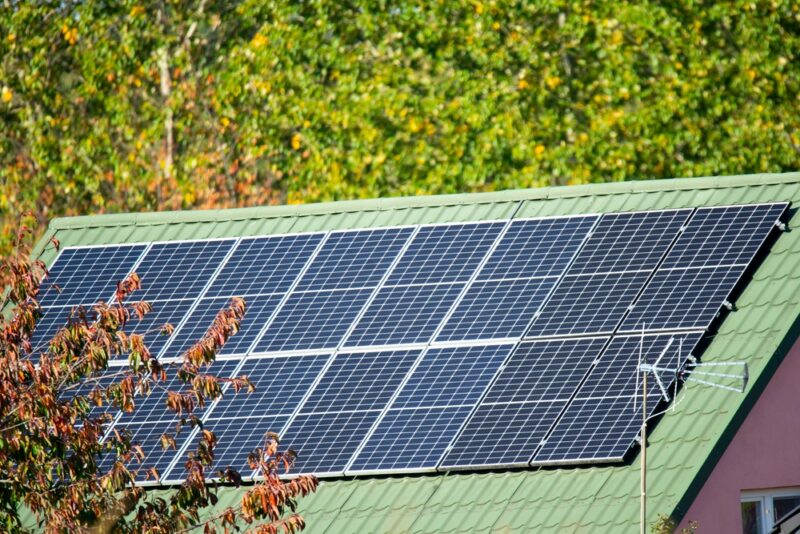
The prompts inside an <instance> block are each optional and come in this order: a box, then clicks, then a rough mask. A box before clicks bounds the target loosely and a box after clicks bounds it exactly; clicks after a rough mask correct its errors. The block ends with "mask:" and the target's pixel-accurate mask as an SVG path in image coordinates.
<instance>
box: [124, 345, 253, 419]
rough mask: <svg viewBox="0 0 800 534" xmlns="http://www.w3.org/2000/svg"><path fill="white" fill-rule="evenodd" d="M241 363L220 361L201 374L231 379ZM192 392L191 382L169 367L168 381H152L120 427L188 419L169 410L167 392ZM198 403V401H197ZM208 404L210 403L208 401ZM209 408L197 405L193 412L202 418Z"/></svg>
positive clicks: (136, 400)
mask: <svg viewBox="0 0 800 534" xmlns="http://www.w3.org/2000/svg"><path fill="white" fill-rule="evenodd" d="M240 363H241V360H219V361H216V362H213V363H212V364H211V365H210V366H208V367H204V368H201V369H199V373H201V374H207V375H211V376H216V377H219V378H223V379H225V378H230V377H231V376H233V373H234V371H235V370H236V367H237V366H238V365H239V364H240ZM190 390H191V382H188V383H187V382H184V381H183V380H182V379H181V378H180V377H179V376H178V372H177V368H176V367H174V366H169V367H168V368H167V380H166V381H151V382H150V391H149V393H148V394H147V395H137V397H136V399H135V403H136V408H135V410H134V411H133V412H126V413H123V414H122V416H121V417H120V419H119V422H118V423H117V424H118V425H123V426H129V428H131V427H130V425H131V424H132V423H135V424H139V423H143V422H145V421H168V420H173V421H177V420H180V419H182V418H187V417H188V414H187V413H185V412H184V413H182V414H181V415H178V414H176V413H175V412H173V411H171V410H169V408H168V406H167V392H168V391H172V392H176V393H187V392H189V391H190ZM195 402H197V401H195ZM207 402H208V401H207ZM207 408H208V405H207V404H206V406H205V407H201V406H199V404H198V405H197V407H196V409H195V410H194V411H193V412H192V413H193V414H194V415H196V416H198V417H199V416H201V415H202V414H203V413H204V412H205V410H206V409H207Z"/></svg>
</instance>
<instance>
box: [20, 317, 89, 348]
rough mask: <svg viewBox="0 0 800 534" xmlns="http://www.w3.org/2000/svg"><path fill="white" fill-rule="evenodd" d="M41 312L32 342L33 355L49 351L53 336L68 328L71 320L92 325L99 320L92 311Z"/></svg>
mask: <svg viewBox="0 0 800 534" xmlns="http://www.w3.org/2000/svg"><path fill="white" fill-rule="evenodd" d="M40 311H41V316H40V317H39V320H38V322H37V323H36V328H35V329H34V331H33V335H32V336H31V340H30V341H31V353H32V354H37V353H39V352H42V351H45V350H47V348H48V347H49V344H50V341H52V339H53V336H54V335H55V334H56V333H57V332H58V331H59V330H60V329H62V328H64V327H65V326H67V324H69V322H70V319H72V320H73V322H74V321H87V322H88V323H91V322H93V321H95V320H96V318H97V314H96V313H95V312H94V311H93V310H91V309H83V310H81V309H77V308H75V309H73V308H43V309H41V310H40Z"/></svg>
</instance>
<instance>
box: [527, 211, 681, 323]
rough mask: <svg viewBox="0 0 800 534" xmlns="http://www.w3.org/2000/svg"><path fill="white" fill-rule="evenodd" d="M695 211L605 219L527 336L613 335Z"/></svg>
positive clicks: (604, 217)
mask: <svg viewBox="0 0 800 534" xmlns="http://www.w3.org/2000/svg"><path fill="white" fill-rule="evenodd" d="M690 213H691V210H688V209H687V210H667V211H654V212H637V213H613V214H606V215H603V217H602V218H601V219H600V221H599V222H598V224H597V226H596V227H595V229H594V230H593V232H592V235H591V237H589V239H588V240H587V241H586V243H585V245H584V247H583V248H582V249H581V251H580V252H579V253H578V255H577V256H576V258H575V260H574V262H573V263H572V265H571V266H570V268H569V269H568V270H567V272H566V274H565V276H564V277H563V278H562V280H561V282H560V283H559V285H558V286H557V287H556V289H555V290H554V291H553V294H552V296H551V297H550V299H549V300H548V302H547V304H545V305H544V307H543V308H542V311H541V313H540V314H539V316H538V317H537V318H536V319H534V321H533V324H532V325H531V327H530V329H529V330H528V333H527V336H529V337H538V336H555V335H568V334H604V333H612V332H613V331H614V329H615V328H616V327H617V325H618V324H619V323H620V321H621V320H622V319H623V317H624V315H625V313H626V312H627V310H628V308H629V306H630V305H631V304H632V303H633V301H634V299H635V298H636V296H637V295H638V293H639V292H640V291H641V289H642V288H643V287H644V285H645V283H646V282H647V280H648V278H649V277H650V275H651V274H652V271H653V269H654V268H655V267H656V265H657V264H658V262H659V261H661V258H662V257H663V256H664V254H665V253H666V252H667V250H668V248H669V246H670V245H671V244H672V242H673V241H674V239H675V237H676V236H677V235H678V231H679V230H680V228H681V227H682V226H683V224H684V223H685V221H686V220H687V218H688V216H689V214H690Z"/></svg>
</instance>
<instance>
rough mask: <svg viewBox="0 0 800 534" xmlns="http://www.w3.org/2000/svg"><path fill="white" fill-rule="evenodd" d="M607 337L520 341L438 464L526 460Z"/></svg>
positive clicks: (509, 463)
mask: <svg viewBox="0 0 800 534" xmlns="http://www.w3.org/2000/svg"><path fill="white" fill-rule="evenodd" d="M607 339H608V338H605V337H599V338H580V339H556V340H551V341H534V342H524V343H521V344H520V345H519V346H518V348H517V349H516V350H515V351H514V353H513V354H512V355H511V357H510V358H509V360H508V363H507V364H506V365H505V367H503V369H502V370H501V371H500V373H499V375H498V376H497V379H496V380H495V382H494V383H493V384H492V385H491V387H490V388H489V390H488V392H487V393H486V396H485V397H484V398H483V400H481V402H480V404H479V405H478V408H477V410H476V411H475V413H474V414H473V415H472V417H470V419H469V421H467V423H466V425H465V426H464V428H463V429H462V431H461V433H460V434H459V436H458V438H456V440H455V442H454V443H453V445H452V448H451V449H450V451H449V452H448V453H447V455H446V456H445V458H444V460H443V461H442V464H441V466H440V467H442V468H445V469H448V468H465V467H473V468H474V467H482V466H491V465H495V466H514V465H527V463H528V461H529V460H530V458H531V457H532V456H533V453H534V452H535V451H536V449H537V448H538V446H539V445H540V443H541V441H542V439H543V438H544V437H545V435H546V433H547V431H548V429H549V428H550V427H551V425H552V424H553V423H554V422H555V421H556V418H557V417H558V415H559V413H561V411H562V410H563V409H564V408H565V407H566V405H567V402H568V401H569V399H570V397H571V395H572V394H573V392H574V391H575V389H576V388H577V387H578V385H579V384H580V381H581V379H582V378H583V377H584V375H585V374H586V372H587V371H588V370H589V368H590V367H591V365H592V363H593V362H594V361H595V360H596V359H597V357H598V356H599V355H600V351H601V350H602V348H603V346H604V345H605V344H606V342H607Z"/></svg>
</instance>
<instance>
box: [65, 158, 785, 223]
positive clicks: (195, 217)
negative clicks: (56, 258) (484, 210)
mask: <svg viewBox="0 0 800 534" xmlns="http://www.w3.org/2000/svg"><path fill="white" fill-rule="evenodd" d="M786 183H800V172H788V173H769V174H745V175H735V176H709V177H698V178H668V179H659V180H634V181H628V182H610V183H596V184H584V185H571V186H553V187H539V188H529V189H509V190H504V191H496V192H484V193H462V194H444V195H425V196H405V197H387V198H377V199H361V200H344V201H334V202H319V203H312V204H294V205H277V206H257V207H249V208H228V209H216V210H183V211H161V212H145V213H119V214H102V215H84V216H77V217H58V218H55V219H53V220H52V221H51V222H50V229H51V230H62V229H69V228H81V227H91V226H132V225H133V226H136V225H154V224H170V223H190V222H214V221H223V220H224V221H236V220H247V219H269V218H277V217H290V216H304V215H324V214H330V213H342V212H357V211H382V210H392V209H404V208H415V207H434V206H456V205H463V204H488V203H495V202H511V201H517V200H548V199H557V198H577V197H587V196H603V195H619V194H629V193H652V192H664V191H681V190H692V189H698V190H699V189H723V188H726V189H727V188H734V187H746V186H753V185H770V184H786Z"/></svg>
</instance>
